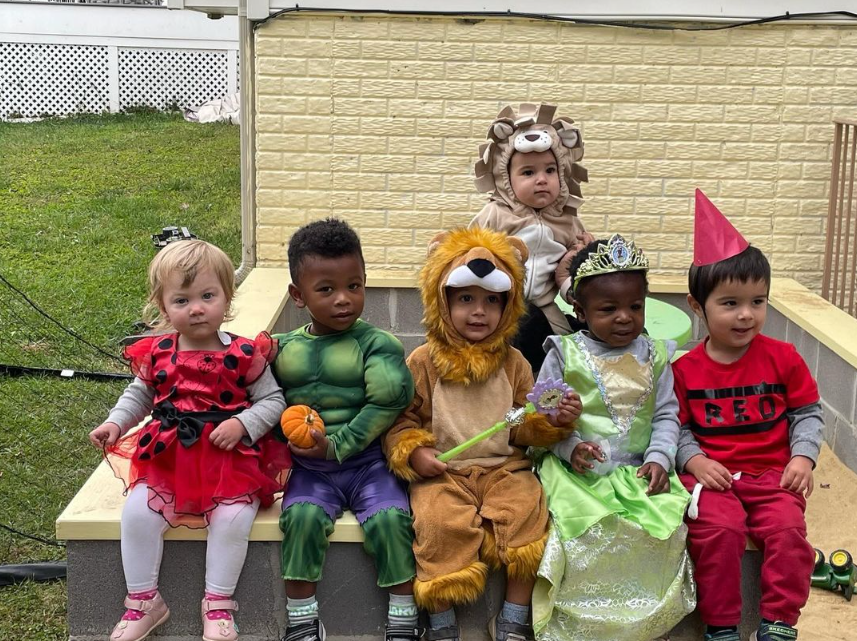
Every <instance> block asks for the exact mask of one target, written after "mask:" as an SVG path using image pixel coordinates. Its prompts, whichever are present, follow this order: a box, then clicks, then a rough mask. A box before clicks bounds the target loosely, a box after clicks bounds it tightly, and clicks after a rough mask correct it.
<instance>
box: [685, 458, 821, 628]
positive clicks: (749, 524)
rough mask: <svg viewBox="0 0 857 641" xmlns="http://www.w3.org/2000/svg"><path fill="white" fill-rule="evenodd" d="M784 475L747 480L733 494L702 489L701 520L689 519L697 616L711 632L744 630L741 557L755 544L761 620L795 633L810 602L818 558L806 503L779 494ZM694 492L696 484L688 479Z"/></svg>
mask: <svg viewBox="0 0 857 641" xmlns="http://www.w3.org/2000/svg"><path fill="white" fill-rule="evenodd" d="M781 477H782V472H778V471H775V470H771V471H768V472H765V473H763V474H760V475H759V476H750V475H748V474H743V475H742V476H741V478H740V479H739V480H737V481H733V482H732V488H731V489H730V490H726V491H723V492H720V491H718V490H709V489H703V490H702V494H701V496H700V500H699V518H698V519H696V520H695V521H694V520H691V519H686V523H687V527H688V536H687V547H688V550H689V551H690V556H691V558H692V559H693V562H694V565H695V567H696V584H697V588H698V601H697V608H698V609H699V613H700V616H701V618H702V620H703V622H705V623H706V624H708V625H717V626H726V625H738V624H739V623H740V622H741V557H742V556H743V555H744V548H745V545H746V537H747V536H749V537H750V539H751V540H752V541H753V543H755V544H756V547H757V548H759V550H761V552H762V555H763V556H762V604H761V615H762V617H763V618H765V619H770V620H772V621H783V622H785V623H788V624H789V625H792V626H793V625H795V624H796V623H797V620H798V617H799V616H800V610H801V608H802V607H803V606H804V605H805V604H806V600H807V599H808V598H809V583H810V575H811V574H812V568H813V565H814V563H815V555H814V552H813V549H812V546H811V545H810V544H809V542H808V541H807V540H806V521H805V520H804V516H803V513H804V510H805V509H806V500H805V499H804V498H803V496H802V495H800V494H796V493H794V492H790V491H789V490H784V489H782V488H781V487H780V478H781ZM681 481H682V483H684V486H685V487H686V488H687V490H688V492H692V491H693V487H694V485H696V478H694V476H693V475H692V474H682V475H681Z"/></svg>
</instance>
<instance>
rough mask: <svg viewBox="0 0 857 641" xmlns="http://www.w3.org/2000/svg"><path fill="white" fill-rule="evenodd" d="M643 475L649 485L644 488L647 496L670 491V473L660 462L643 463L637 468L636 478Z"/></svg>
mask: <svg viewBox="0 0 857 641" xmlns="http://www.w3.org/2000/svg"><path fill="white" fill-rule="evenodd" d="M643 477H646V478H647V479H649V487H647V488H646V494H648V495H649V496H652V495H654V494H662V493H663V492H669V491H670V475H669V474H668V473H667V471H666V470H665V469H664V468H663V466H661V464H660V463H646V464H645V465H643V466H642V467H641V468H640V469H639V470H637V478H638V479H639V478H643Z"/></svg>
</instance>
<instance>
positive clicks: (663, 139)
mask: <svg viewBox="0 0 857 641" xmlns="http://www.w3.org/2000/svg"><path fill="white" fill-rule="evenodd" d="M256 47H257V49H256V54H257V55H256V76H257V84H256V87H257V96H256V105H257V121H256V122H257V125H256V148H257V207H258V254H259V260H260V263H261V264H263V265H280V264H284V261H285V246H286V244H287V242H288V239H289V237H290V236H291V234H292V233H293V231H294V230H295V229H296V228H297V227H298V226H300V225H301V224H303V223H306V222H308V221H310V220H314V219H317V218H320V217H324V216H329V215H332V214H335V215H337V216H340V217H342V218H345V219H346V220H348V221H349V222H351V223H352V224H353V225H354V226H355V227H356V228H357V229H358V230H359V232H360V234H361V237H362V239H363V243H364V247H365V252H366V259H367V262H368V266H369V268H370V270H372V271H373V273H381V272H383V273H387V274H410V273H412V272H414V271H415V270H416V269H417V268H418V267H419V265H420V262H421V259H422V257H423V255H424V247H425V243H426V241H427V240H428V239H430V238H431V237H432V236H433V235H434V233H435V232H436V231H438V230H440V229H444V228H449V227H453V226H455V225H462V224H466V223H467V222H468V221H469V220H470V218H471V217H472V215H473V214H474V213H475V212H477V211H478V210H479V208H480V207H481V206H482V204H483V202H484V196H483V195H481V194H478V193H477V192H476V191H475V189H474V188H473V183H472V173H473V172H472V166H473V162H474V160H475V156H476V149H477V147H478V145H479V142H480V141H481V140H483V139H484V137H485V132H486V130H487V127H488V124H489V123H490V121H491V120H492V119H493V118H494V116H495V115H496V114H497V111H498V110H499V108H500V107H501V106H502V105H503V104H506V103H510V102H511V103H517V102H521V101H546V102H554V103H557V104H559V106H560V113H562V114H566V115H568V116H570V117H572V118H574V120H576V121H577V122H578V123H580V125H581V127H582V129H583V132H584V136H585V141H586V156H585V158H584V164H585V165H586V166H587V167H588V169H589V173H590V180H591V182H590V183H589V184H588V185H584V196H585V198H586V203H585V205H584V206H583V208H582V209H581V212H580V214H581V218H582V220H583V222H584V223H585V225H586V226H587V228H588V229H590V230H591V231H593V233H596V234H603V233H605V232H607V231H610V232H622V233H625V234H628V235H631V236H633V237H634V238H635V239H636V240H637V241H638V242H639V243H640V244H641V245H642V247H643V248H645V249H646V250H648V252H649V254H650V255H651V257H652V259H653V261H652V262H653V265H655V266H656V267H657V269H658V270H660V271H663V272H673V273H675V272H681V271H683V270H684V269H685V268H686V267H687V265H688V263H689V261H690V251H691V248H692V243H693V241H692V228H693V219H692V206H691V203H692V200H693V198H692V196H693V189H694V187H697V186H699V187H701V188H702V189H704V190H705V191H706V193H707V194H708V195H709V196H710V197H711V198H712V199H713V200H714V201H715V202H716V203H717V204H718V205H720V207H721V208H722V210H723V211H724V212H725V213H726V214H727V215H728V216H729V217H730V218H731V220H732V222H733V223H734V224H735V225H736V226H737V227H738V228H739V229H740V230H741V231H742V232H743V233H744V234H745V235H746V236H747V237H748V238H749V239H750V240H751V241H752V242H753V243H755V244H757V245H758V246H759V247H761V248H762V249H763V250H764V251H765V252H767V253H768V255H769V257H770V259H771V262H772V264H773V267H774V269H775V271H776V272H777V273H778V274H780V275H783V276H792V277H794V278H796V279H797V280H799V281H801V282H802V283H804V284H806V285H808V286H809V287H812V288H818V287H819V286H820V282H821V276H820V274H821V271H820V270H821V266H822V251H823V245H824V228H825V220H824V218H825V215H826V211H827V201H826V196H827V181H828V178H829V174H830V161H829V157H830V148H831V141H832V138H833V125H832V124H831V119H832V118H833V117H834V116H846V117H851V118H854V117H857V28H852V27H835V26H823V27H822V26H818V27H817V26H800V25H797V26H793V25H784V26H779V25H773V26H765V27H759V28H741V29H730V30H723V31H715V32H709V33H699V32H695V33H690V32H679V31H648V30H638V29H621V28H606V27H587V26H576V25H567V24H556V23H546V22H533V21H524V20H518V19H515V20H512V19H508V20H505V19H492V20H483V21H463V20H454V19H443V18H431V19H429V18H425V19H424V18H419V19H418V18H405V17H402V18H386V17H356V16H330V15H323V16H311V15H302V16H281V17H279V18H276V19H273V20H271V21H270V22H268V23H266V24H264V25H262V26H261V27H260V28H259V29H258V30H257V31H256Z"/></svg>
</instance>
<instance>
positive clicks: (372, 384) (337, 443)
mask: <svg viewBox="0 0 857 641" xmlns="http://www.w3.org/2000/svg"><path fill="white" fill-rule="evenodd" d="M361 343H362V348H363V371H364V374H363V380H364V383H365V385H366V403H365V405H364V406H363V407H362V408H361V409H360V411H359V412H358V413H357V415H356V416H355V417H354V418H353V419H351V421H349V423H348V424H347V425H345V426H344V427H343V428H342V429H340V430H338V431H337V432H336V433H335V434H331V435H330V437H329V439H330V440H331V442H332V443H333V448H334V451H335V452H336V458H337V460H338V461H339V462H340V463H342V462H343V461H345V460H346V459H348V458H349V457H351V456H354V455H355V454H358V453H359V452H362V451H363V450H365V449H366V448H367V447H368V446H369V444H370V443H372V441H374V440H375V439H377V438H378V437H379V436H381V435H382V434H384V432H386V431H387V430H389V429H390V427H392V425H393V423H395V421H396V418H397V417H398V416H399V414H400V413H401V412H402V411H403V410H404V409H405V408H407V407H408V406H409V405H410V403H411V400H412V399H413V397H414V381H413V378H411V372H410V370H408V367H407V365H405V351H404V349H403V348H402V344H401V343H400V342H399V341H398V340H397V339H396V338H395V337H394V336H393V335H392V334H388V333H387V332H382V331H380V330H376V331H374V332H372V333H371V334H369V335H367V336H366V339H365V342H363V341H361Z"/></svg>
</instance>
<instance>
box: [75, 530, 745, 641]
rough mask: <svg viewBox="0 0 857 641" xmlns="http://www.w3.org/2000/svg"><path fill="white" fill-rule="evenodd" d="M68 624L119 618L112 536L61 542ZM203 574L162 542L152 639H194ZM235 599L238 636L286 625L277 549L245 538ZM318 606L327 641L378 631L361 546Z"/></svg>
mask: <svg viewBox="0 0 857 641" xmlns="http://www.w3.org/2000/svg"><path fill="white" fill-rule="evenodd" d="M68 561H69V576H68V594H69V603H68V623H69V629H70V631H71V637H70V639H71V640H72V641H103V639H105V638H106V636H107V634H109V632H110V629H111V628H112V626H113V625H114V624H115V623H116V621H117V620H118V619H119V617H120V616H121V615H122V611H123V610H122V598H121V597H122V594H123V593H124V580H123V575H122V563H121V559H120V554H119V542H118V541H70V542H69V547H68ZM742 567H743V573H744V576H745V577H748V578H747V579H745V581H744V582H743V586H742V587H743V596H744V612H743V623H742V633H743V634H744V635H745V638H746V637H748V636H749V634H750V632H751V631H752V630H754V629H755V627H756V626H757V625H758V622H759V619H758V610H759V596H760V594H759V581H758V577H759V572H760V568H761V554H760V553H759V552H755V551H752V552H751V551H748V552H747V553H746V554H745V555H744V560H743V565H742ZM204 573H205V545H204V543H202V542H199V541H181V542H180V541H167V542H166V543H165V546H164V562H163V566H162V571H161V591H162V593H163V595H164V599H165V600H166V601H167V603H168V604H169V606H170V609H171V617H170V621H169V622H168V623H167V624H165V625H164V626H163V627H162V628H160V629H159V630H158V632H159V634H155V635H153V637H152V638H153V639H162V640H163V641H198V639H199V630H200V622H199V616H200V615H199V601H200V599H201V598H202V591H203V586H204ZM503 594H504V584H503V578H502V576H501V575H500V574H499V573H496V572H495V573H493V574H492V575H491V577H490V578H489V581H488V586H487V589H486V590H485V593H484V594H483V595H482V596H481V597H480V598H479V600H478V601H476V602H475V603H473V604H471V605H469V606H467V607H463V608H458V619H459V623H460V624H461V627H462V634H463V638H464V639H467V640H468V641H488V639H489V637H488V634H487V632H486V627H485V626H486V623H487V621H488V619H489V618H490V616H492V615H493V614H495V613H496V612H497V611H498V610H499V609H500V607H501V606H502V603H503ZM235 598H236V600H237V601H238V602H239V604H240V606H241V609H240V611H239V612H238V615H237V620H238V625H239V626H240V628H241V639H243V640H245V641H262V640H264V641H276V639H279V638H280V636H281V635H282V634H283V632H284V630H285V611H286V601H285V589H284V587H283V582H282V580H281V579H280V546H279V544H278V543H276V542H252V543H251V544H250V548H249V551H248V554H247V561H246V563H245V566H244V571H243V573H242V576H241V581H240V582H239V584H238V590H237V591H236V593H235ZM318 599H319V607H320V612H321V616H322V620H323V621H324V624H325V627H326V628H327V632H328V639H329V641H355V640H361V639H365V640H367V641H368V640H369V639H371V640H372V641H378V639H380V638H382V635H383V625H384V621H385V618H386V612H387V596H386V593H385V591H384V590H382V589H381V588H378V587H377V586H376V585H375V570H374V567H373V565H372V562H371V560H370V558H369V557H368V556H367V555H366V554H365V553H364V552H363V549H362V546H360V545H358V544H355V543H344V544H340V545H332V546H331V547H330V549H329V551H328V555H327V560H326V563H325V572H324V579H323V580H322V581H321V583H320V584H319V590H318ZM700 638H702V624H701V622H700V621H699V618H698V616H696V614H692V615H690V616H688V617H687V618H685V620H684V621H682V622H681V624H680V625H679V626H677V627H676V628H675V630H674V631H673V633H672V634H671V635H670V639H671V640H672V641H697V640H698V639H700Z"/></svg>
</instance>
